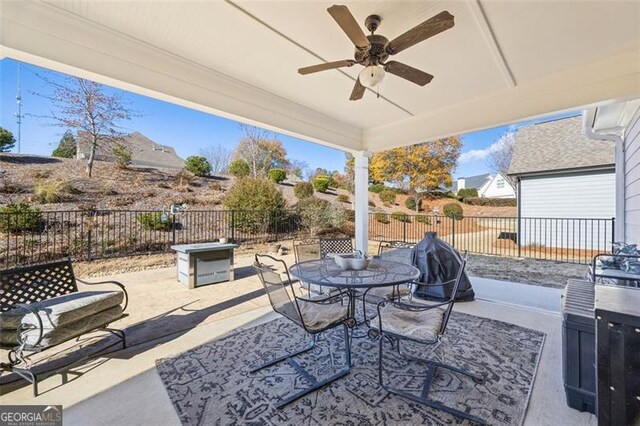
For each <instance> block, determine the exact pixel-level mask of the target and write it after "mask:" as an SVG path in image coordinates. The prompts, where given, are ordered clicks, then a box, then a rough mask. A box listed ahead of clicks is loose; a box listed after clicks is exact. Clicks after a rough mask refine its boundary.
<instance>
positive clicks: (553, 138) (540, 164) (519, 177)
mask: <svg viewBox="0 0 640 426" xmlns="http://www.w3.org/2000/svg"><path fill="white" fill-rule="evenodd" d="M615 170H616V165H615V144H614V142H612V141H610V140H594V139H590V138H588V137H587V136H585V135H584V134H583V132H582V116H581V115H577V116H573V117H568V118H561V119H557V120H552V121H546V122H541V123H537V124H533V125H530V126H525V127H522V128H520V129H519V130H518V133H517V134H516V138H515V147H514V151H513V157H512V159H511V165H510V167H509V176H510V177H511V178H512V179H514V181H515V182H516V188H517V198H518V215H519V232H518V237H519V242H520V244H521V245H524V246H527V245H544V246H549V247H564V246H567V247H570V246H575V244H576V242H579V247H581V248H585V249H594V250H597V249H602V248H603V247H605V244H608V243H610V241H594V239H595V238H597V236H600V235H604V233H605V232H606V233H607V236H608V237H607V238H608V239H613V236H612V233H613V232H612V230H611V223H610V222H609V221H607V220H610V219H612V218H614V217H615V215H616V174H615ZM584 219H602V221H597V220H596V221H593V220H584Z"/></svg>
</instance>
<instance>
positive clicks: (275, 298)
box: [253, 254, 304, 327]
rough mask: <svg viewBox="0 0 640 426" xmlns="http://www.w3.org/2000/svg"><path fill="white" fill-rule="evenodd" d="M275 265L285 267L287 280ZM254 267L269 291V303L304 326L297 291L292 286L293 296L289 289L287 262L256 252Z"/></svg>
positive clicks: (265, 288) (265, 289)
mask: <svg viewBox="0 0 640 426" xmlns="http://www.w3.org/2000/svg"><path fill="white" fill-rule="evenodd" d="M274 265H279V267H284V271H285V273H286V276H287V279H288V280H287V282H285V281H283V280H282V275H281V274H280V273H279V272H278V269H279V267H274ZM253 267H254V268H255V270H256V273H257V274H258V277H259V278H260V282H261V283H262V286H263V287H264V291H265V292H266V293H267V297H268V298H269V303H270V304H271V307H272V308H273V310H274V311H275V312H277V313H279V314H280V315H283V316H285V317H287V318H289V319H290V320H291V321H293V322H295V323H296V324H298V325H300V326H303V327H304V325H303V323H302V315H301V314H300V308H299V307H298V304H297V301H296V297H295V292H294V290H293V288H292V287H291V288H290V289H291V292H292V293H293V298H292V297H291V295H290V294H289V291H288V290H287V286H288V284H289V283H290V282H291V279H290V277H289V269H288V268H287V264H286V263H285V262H284V261H283V260H280V259H276V258H275V257H273V256H269V255H268V254H256V255H255V263H254V264H253Z"/></svg>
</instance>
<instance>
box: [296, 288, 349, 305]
mask: <svg viewBox="0 0 640 426" xmlns="http://www.w3.org/2000/svg"><path fill="white" fill-rule="evenodd" d="M345 296H347V294H346V293H343V292H342V291H340V293H337V294H333V295H331V296H328V297H324V298H318V297H315V298H313V299H308V298H305V297H298V296H296V299H298V300H303V301H305V302H309V303H316V304H318V305H329V304H332V303H337V302H342V301H343V300H344V297H345Z"/></svg>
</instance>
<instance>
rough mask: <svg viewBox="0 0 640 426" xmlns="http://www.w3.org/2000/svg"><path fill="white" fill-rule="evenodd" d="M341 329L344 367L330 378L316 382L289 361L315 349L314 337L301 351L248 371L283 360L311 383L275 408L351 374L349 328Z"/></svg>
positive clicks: (343, 325) (298, 366)
mask: <svg viewBox="0 0 640 426" xmlns="http://www.w3.org/2000/svg"><path fill="white" fill-rule="evenodd" d="M342 327H343V333H344V350H345V366H344V367H342V368H341V369H340V370H338V371H337V372H336V373H335V374H333V375H332V376H330V377H327V378H326V379H324V380H322V381H318V380H317V379H316V377H315V376H313V375H311V374H309V373H307V372H306V370H304V368H302V367H301V366H300V365H299V364H298V363H296V362H295V361H293V360H292V359H291V357H293V356H295V355H299V354H301V353H304V352H307V351H309V350H311V349H313V348H314V347H315V344H316V335H313V341H312V344H311V345H309V346H307V347H304V348H302V349H298V350H296V351H295V352H293V353H289V354H287V355H284V356H281V357H278V358H275V359H273V360H271V361H268V362H266V363H264V364H262V365H260V366H258V367H255V368H253V369H251V370H249V373H254V372H256V371H258V370H261V369H263V368H266V367H269V366H271V365H274V364H277V363H278V362H280V361H283V360H287V362H288V363H289V365H291V367H293V368H294V369H295V370H296V371H298V372H299V373H300V374H302V375H303V376H304V377H305V378H306V379H307V380H308V381H309V382H311V386H310V387H308V388H306V389H303V390H301V391H299V392H296V393H294V394H292V395H289V396H287V397H286V398H284V399H283V400H282V401H280V402H279V403H278V404H277V405H276V408H277V409H281V408H282V407H284V406H286V405H287V404H289V403H291V402H293V401H295V400H297V399H300V398H302V397H303V396H305V395H308V394H309V393H311V392H314V391H316V390H318V389H320V388H321V387H323V386H325V385H328V384H329V383H331V382H334V381H336V380H338V379H340V378H341V377H344V376H346V375H347V374H349V373H350V372H351V345H350V342H349V338H350V337H349V328H348V327H347V324H346V323H345V324H342Z"/></svg>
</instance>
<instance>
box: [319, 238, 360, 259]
mask: <svg viewBox="0 0 640 426" xmlns="http://www.w3.org/2000/svg"><path fill="white" fill-rule="evenodd" d="M329 253H353V242H352V241H351V238H320V258H322V259H324V258H325V257H327V255H328V254H329Z"/></svg>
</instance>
